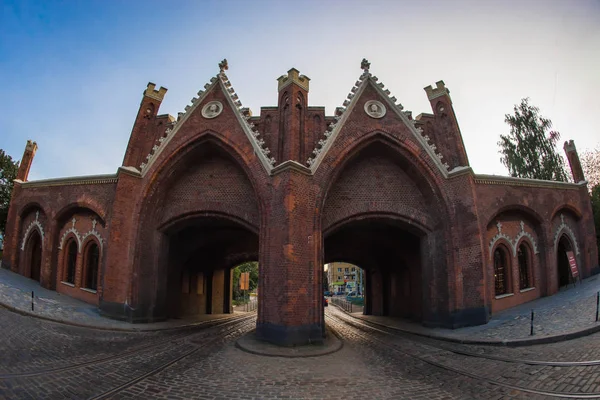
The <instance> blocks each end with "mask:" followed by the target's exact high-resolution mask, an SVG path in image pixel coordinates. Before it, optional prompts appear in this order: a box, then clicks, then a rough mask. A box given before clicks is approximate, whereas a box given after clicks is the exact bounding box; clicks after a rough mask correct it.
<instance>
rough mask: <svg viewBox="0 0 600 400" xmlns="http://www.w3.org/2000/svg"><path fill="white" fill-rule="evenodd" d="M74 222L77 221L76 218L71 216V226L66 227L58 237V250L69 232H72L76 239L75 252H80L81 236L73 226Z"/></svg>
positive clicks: (62, 245)
mask: <svg viewBox="0 0 600 400" xmlns="http://www.w3.org/2000/svg"><path fill="white" fill-rule="evenodd" d="M75 222H77V219H76V218H75V217H73V219H72V220H71V227H70V228H69V229H67V230H66V231H65V233H63V235H62V237H61V238H60V243H59V245H58V250H62V248H63V247H64V245H65V240H67V236H69V233H72V234H73V235H75V239H77V252H78V253H81V236H80V235H79V231H78V230H77V228H75Z"/></svg>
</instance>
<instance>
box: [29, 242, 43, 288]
mask: <svg viewBox="0 0 600 400" xmlns="http://www.w3.org/2000/svg"><path fill="white" fill-rule="evenodd" d="M29 266H30V269H29V271H30V275H29V276H30V278H31V279H33V280H36V281H38V282H39V280H40V277H41V270H42V238H41V237H40V234H39V233H38V231H37V230H34V231H33V232H32V233H31V235H30V236H29Z"/></svg>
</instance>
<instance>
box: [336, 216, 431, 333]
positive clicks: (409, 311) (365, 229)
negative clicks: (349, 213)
mask: <svg viewBox="0 0 600 400" xmlns="http://www.w3.org/2000/svg"><path fill="white" fill-rule="evenodd" d="M422 242H423V240H422V238H421V235H420V234H419V232H416V231H415V230H414V229H411V228H410V227H408V226H407V225H405V224H403V223H400V222H399V221H396V220H394V219H391V218H369V219H363V220H357V221H354V222H348V223H346V224H344V225H342V226H341V227H339V228H338V229H336V230H335V231H333V232H331V233H328V234H326V235H325V249H324V250H325V262H326V263H330V262H335V261H345V262H349V263H352V264H355V265H358V266H360V267H361V268H362V269H363V270H364V274H363V276H364V291H365V293H364V296H365V300H364V301H365V303H364V304H365V307H364V313H365V314H370V315H379V316H393V317H403V318H410V319H413V320H416V321H421V320H422V308H423V303H422V297H423V289H422V282H423V280H422V276H421V270H422V262H421V259H422V257H421V252H422V251H423V250H422Z"/></svg>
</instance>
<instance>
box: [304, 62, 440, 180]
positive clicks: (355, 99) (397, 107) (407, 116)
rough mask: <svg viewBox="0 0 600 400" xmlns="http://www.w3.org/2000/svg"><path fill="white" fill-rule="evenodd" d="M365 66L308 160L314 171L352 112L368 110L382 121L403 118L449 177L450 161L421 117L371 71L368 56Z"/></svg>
mask: <svg viewBox="0 0 600 400" xmlns="http://www.w3.org/2000/svg"><path fill="white" fill-rule="evenodd" d="M361 68H362V69H363V74H362V75H361V76H360V77H359V79H358V80H357V81H356V83H355V84H354V86H353V87H352V89H351V90H350V93H349V94H348V96H347V99H346V100H345V101H344V103H343V107H338V108H337V109H336V115H335V122H333V123H330V124H329V126H328V127H327V130H326V131H325V133H324V137H323V138H322V139H321V140H319V142H318V143H317V146H316V147H315V149H314V150H313V152H312V154H311V157H310V158H309V159H308V160H307V161H306V163H307V165H308V166H309V168H310V169H311V171H312V173H313V174H314V173H315V172H316V170H317V169H318V168H319V165H320V163H321V162H322V161H323V159H324V158H325V155H326V154H327V152H328V151H329V149H330V148H331V147H332V145H333V143H334V142H335V141H336V139H337V138H338V136H339V135H340V132H341V131H342V130H343V128H344V126H346V125H347V123H348V122H349V120H350V119H351V118H352V116H353V115H355V113H357V112H358V113H363V112H364V113H366V114H367V115H369V116H370V117H372V118H374V119H381V120H382V121H383V120H384V119H386V118H387V119H390V118H394V119H395V120H396V121H397V120H398V119H399V120H400V121H401V122H402V123H403V124H404V125H405V126H406V128H407V129H408V130H409V131H410V133H411V134H412V136H413V137H414V139H415V142H417V143H419V144H420V146H421V147H422V149H423V150H424V152H425V153H426V154H428V156H429V157H430V158H431V160H432V161H433V163H434V164H435V165H436V166H437V167H438V169H439V170H440V172H441V173H442V175H443V176H444V177H447V176H448V164H445V163H444V162H443V161H442V159H443V156H442V155H441V154H439V152H437V151H436V150H437V149H436V146H435V145H434V144H432V143H430V142H429V137H427V136H424V135H423V130H422V129H421V128H417V127H416V126H415V125H416V123H417V121H415V120H413V119H412V116H411V112H410V111H404V107H403V106H402V104H400V103H398V104H396V101H397V99H396V98H395V97H393V96H391V93H390V91H389V90H388V89H385V85H384V84H383V83H381V82H379V80H378V78H377V77H376V76H373V75H372V74H371V73H370V72H369V68H370V63H369V62H368V61H367V60H366V59H363V62H362V64H361ZM363 97H365V98H367V100H366V101H362V100H361V99H362V98H363ZM359 105H361V106H359ZM383 122H386V121H383Z"/></svg>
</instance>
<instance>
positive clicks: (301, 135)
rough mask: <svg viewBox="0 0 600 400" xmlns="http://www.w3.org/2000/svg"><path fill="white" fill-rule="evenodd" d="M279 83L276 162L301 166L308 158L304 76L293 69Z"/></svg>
mask: <svg viewBox="0 0 600 400" xmlns="http://www.w3.org/2000/svg"><path fill="white" fill-rule="evenodd" d="M277 81H278V91H279V96H278V98H279V100H278V112H279V118H278V120H279V127H278V135H277V156H276V157H275V158H276V159H277V160H278V162H284V161H287V160H293V161H297V162H299V163H300V164H304V162H305V161H306V158H307V157H308V152H309V151H311V150H312V149H308V148H307V147H308V146H307V143H306V138H305V121H306V109H307V105H308V82H309V81H310V79H309V78H308V77H307V76H304V75H300V72H299V71H298V70H297V69H295V68H292V69H290V70H289V71H288V73H287V76H286V75H282V76H281V77H279V78H278V79H277Z"/></svg>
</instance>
